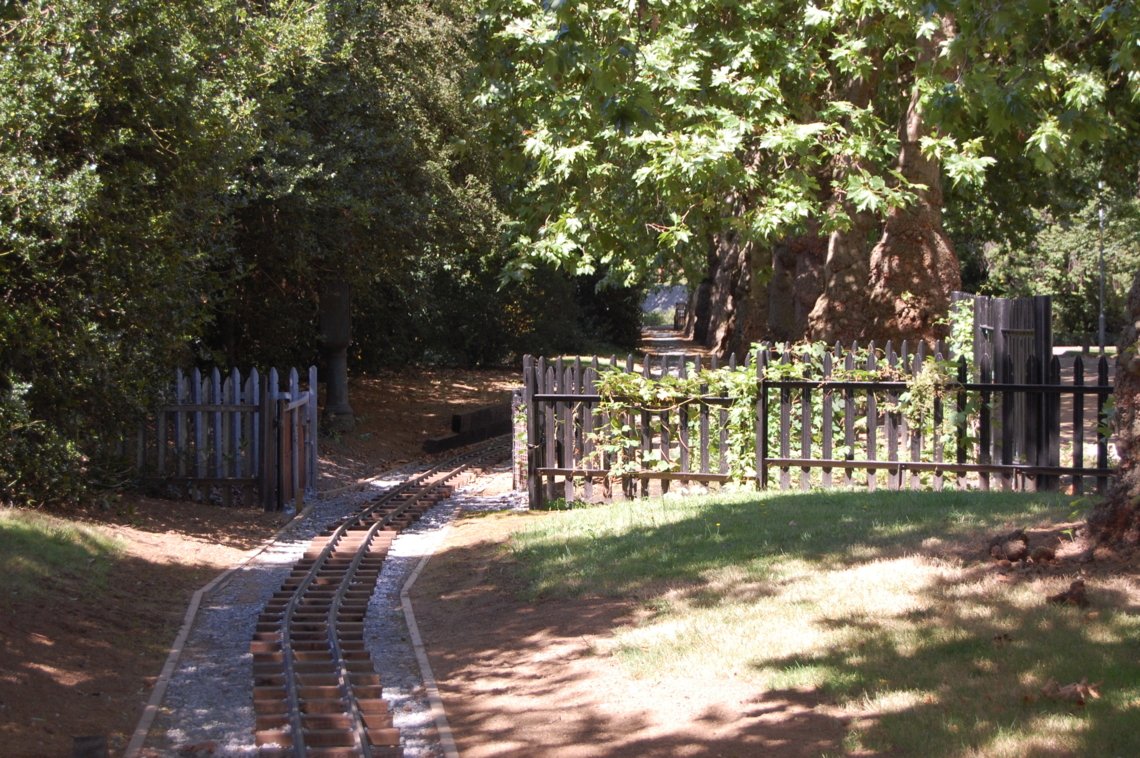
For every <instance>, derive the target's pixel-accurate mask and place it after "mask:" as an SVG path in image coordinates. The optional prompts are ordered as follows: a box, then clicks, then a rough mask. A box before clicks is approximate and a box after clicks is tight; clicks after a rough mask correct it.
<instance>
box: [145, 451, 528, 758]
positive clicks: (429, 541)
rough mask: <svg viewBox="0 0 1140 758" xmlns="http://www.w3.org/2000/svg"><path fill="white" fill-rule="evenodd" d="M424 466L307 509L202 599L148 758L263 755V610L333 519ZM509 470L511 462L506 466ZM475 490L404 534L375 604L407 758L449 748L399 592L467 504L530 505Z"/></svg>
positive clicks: (371, 609)
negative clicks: (259, 716) (259, 737)
mask: <svg viewBox="0 0 1140 758" xmlns="http://www.w3.org/2000/svg"><path fill="white" fill-rule="evenodd" d="M418 470H419V469H416V468H415V467H407V468H404V469H400V470H398V471H394V472H391V473H390V474H388V475H386V476H385V477H384V478H381V479H376V480H373V481H372V482H371V483H370V485H369V487H368V488H366V489H364V490H360V491H356V492H351V493H347V494H342V495H338V496H335V497H331V498H325V499H321V500H318V501H316V503H315V504H314V506H313V508H312V510H311V512H310V513H308V515H306V516H305V517H304V518H302V519H297V520H296V521H294V522H293V523H292V524H290V526H289V527H288V528H286V530H285V531H283V532H282V534H281V535H280V536H279V537H278V539H277V540H276V541H275V542H273V543H272V544H271V545H269V546H268V547H267V548H266V549H265V550H264V551H263V552H261V553H260V554H259V555H258V556H257V557H256V558H255V559H254V560H252V561H251V562H250V563H248V564H246V565H245V566H243V567H242V568H240V569H238V570H236V571H234V572H233V573H232V574H230V575H229V576H228V577H227V578H226V579H225V580H224V581H222V582H221V583H220V584H219V585H218V586H216V587H214V588H213V590H212V591H211V592H210V593H209V594H208V595H206V596H205V597H204V598H203V600H202V604H201V606H200V607H199V609H198V613H197V615H196V616H195V619H194V623H193V626H192V628H191V630H190V634H189V636H188V638H187V640H186V643H185V646H184V647H183V650H182V654H181V656H180V657H179V660H178V665H177V667H176V668H175V670H174V673H173V674H172V676H171V678H170V682H169V685H168V687H167V689H166V693H165V695H164V697H163V700H162V703H161V705H160V706H159V708H158V711H157V714H156V716H155V718H154V721H153V723H152V724H151V726H150V729H149V731H148V732H147V736H146V740H145V742H144V743H143V748H142V749H141V750H140V751H139V753H138V754H139V755H140V756H168V755H172V754H173V755H202V756H205V755H210V756H254V755H257V747H256V745H255V744H254V741H253V730H254V714H253V693H252V686H253V657H252V655H251V654H250V652H249V642H250V640H251V639H252V638H253V633H254V627H255V625H256V623H257V616H258V614H259V613H260V612H261V609H262V608H263V607H264V605H265V603H266V602H267V601H268V600H269V598H270V596H271V595H272V594H273V593H274V592H275V591H276V590H277V589H278V588H279V587H280V586H281V584H282V582H283V581H284V580H285V577H286V576H287V575H288V573H289V571H290V569H291V568H292V566H293V564H294V563H296V562H297V560H299V559H300V558H301V556H302V554H303V552H304V550H305V546H306V545H308V543H309V541H310V540H311V539H312V538H313V537H315V536H316V535H317V534H319V533H320V532H321V530H322V529H323V528H324V527H325V526H326V525H328V524H330V523H333V522H335V521H337V520H339V519H340V518H342V517H344V516H346V515H348V514H349V513H351V512H352V511H354V510H356V509H358V508H359V507H361V506H362V505H363V504H364V503H365V502H367V501H368V500H371V499H372V498H374V497H376V496H377V495H379V494H380V493H382V492H384V491H385V490H387V489H389V488H391V487H393V486H395V485H397V484H399V483H400V482H402V481H403V480H404V479H405V478H406V477H407V476H409V475H410V474H412V473H415V472H417V471H418ZM502 470H509V469H508V466H507V464H504V465H503V468H502V469H499V471H502ZM476 489H477V488H476V487H475V486H470V487H467V488H464V489H461V490H460V491H459V492H458V493H457V494H456V495H455V496H453V497H452V498H450V499H448V500H445V501H443V502H441V503H439V504H438V505H436V506H435V507H434V508H432V509H431V510H430V511H428V512H427V513H426V514H425V515H424V516H423V517H422V518H421V519H420V520H419V521H417V522H416V523H415V524H414V525H412V526H411V527H410V528H408V529H405V530H404V531H402V532H401V533H400V535H399V536H398V537H397V538H396V540H395V541H394V542H393V543H392V547H391V548H390V550H389V553H388V557H387V559H386V560H385V562H384V569H383V571H382V572H381V575H380V578H379V580H378V581H377V585H376V590H375V592H374V593H373V595H372V599H371V601H370V603H369V606H368V615H367V617H366V619H365V640H366V642H367V643H368V647H369V651H370V653H371V655H372V660H373V663H374V665H375V667H376V669H377V673H379V674H380V679H381V682H382V683H383V687H384V698H385V699H386V700H387V701H388V705H389V708H390V709H391V711H392V715H393V720H394V725H395V726H396V727H397V728H399V729H400V736H401V743H402V744H403V746H404V755H405V756H406V758H438V756H442V755H443V754H444V753H443V750H442V749H441V747H440V745H439V738H438V735H437V733H436V728H435V725H434V722H433V718H432V714H431V712H430V708H429V704H428V700H427V695H426V691H425V687H424V681H423V677H422V675H421V673H420V667H419V664H418V662H417V660H416V657H415V653H414V650H413V648H412V644H411V641H410V638H409V634H408V627H407V623H406V621H405V618H404V613H403V610H402V608H401V604H400V591H401V589H402V588H403V586H404V584H405V583H406V582H407V579H408V577H409V575H410V574H411V573H412V571H414V570H415V568H416V566H417V564H418V563H419V562H420V560H421V558H422V557H423V556H424V555H430V554H431V553H432V552H434V551H435V549H436V548H437V547H438V545H439V544H440V542H441V541H442V539H443V537H444V532H445V528H446V526H447V525H448V524H449V523H450V522H451V521H452V519H454V518H455V517H456V516H457V515H458V514H459V513H460V512H464V511H489V510H508V509H517V510H525V509H526V494H525V493H519V492H511V493H507V494H503V495H494V496H490V497H480V496H477V495H474V494H471V493H472V492H473V491H475V490H476Z"/></svg>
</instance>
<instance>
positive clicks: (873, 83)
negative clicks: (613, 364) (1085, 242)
mask: <svg viewBox="0 0 1140 758" xmlns="http://www.w3.org/2000/svg"><path fill="white" fill-rule="evenodd" d="M483 28H484V32H485V39H486V44H487V46H488V52H487V54H486V56H485V57H484V65H485V70H486V74H487V78H488V86H487V88H486V90H485V92H484V96H483V100H482V102H483V103H484V105H486V106H487V107H489V108H490V109H491V112H493V113H495V114H497V115H498V118H497V120H496V121H495V122H494V123H495V129H496V132H495V138H496V139H497V140H498V141H499V144H501V145H503V148H504V151H505V152H506V154H508V155H509V156H511V160H510V161H509V163H508V164H507V166H506V168H507V171H508V174H509V179H508V181H510V182H511V186H512V189H513V191H514V194H513V196H512V205H511V208H512V209H516V210H517V213H518V214H519V224H520V227H519V230H518V235H517V237H516V241H517V251H518V255H519V263H518V268H519V269H522V270H525V269H526V268H527V267H528V266H529V265H531V264H532V262H533V261H536V260H541V261H547V262H552V263H555V264H557V265H561V266H565V267H567V268H569V269H570V270H575V271H577V270H587V271H588V270H593V269H595V268H602V269H604V270H605V271H608V272H610V275H611V276H613V277H615V278H620V279H624V280H627V281H628V280H633V279H638V278H645V277H653V276H654V275H656V274H657V273H658V272H661V271H666V272H672V273H680V272H684V274H685V275H686V276H687V278H688V280H689V281H690V282H695V281H699V280H700V278H701V276H702V274H703V272H704V271H705V269H706V263H707V259H708V257H709V255H710V247H712V246H715V245H716V244H717V243H718V242H719V241H720V240H721V239H723V238H724V237H725V236H726V235H734V236H735V237H736V238H737V239H738V240H739V243H740V244H750V243H751V244H754V245H756V246H758V247H761V248H764V247H770V246H772V245H774V244H777V243H779V242H781V241H782V240H786V239H789V238H792V237H795V236H797V235H804V234H809V235H823V236H827V237H830V240H831V241H830V247H829V257H828V266H829V271H828V275H827V276H828V282H827V289H826V290H825V295H824V296H825V298H826V297H828V294H829V293H828V291H827V290H832V291H831V293H830V294H831V295H832V297H831V298H830V300H831V301H832V303H833V304H834V301H835V300H836V298H835V297H834V295H839V294H843V295H846V296H849V297H853V298H858V297H859V293H860V291H863V290H867V291H871V290H874V289H875V288H876V287H877V286H882V287H884V288H885V292H884V297H885V298H887V299H894V300H895V301H897V302H901V301H903V300H905V296H906V295H907V294H908V293H907V292H906V291H905V289H901V288H900V287H899V282H892V281H891V279H892V277H894V278H895V279H899V280H905V279H906V277H904V276H899V275H898V274H899V265H901V264H900V262H903V261H905V260H907V259H908V258H913V259H915V260H917V261H918V262H919V263H920V264H921V265H918V266H914V267H912V270H911V271H909V272H906V273H907V274H908V275H909V276H911V277H914V276H918V277H921V276H922V273H921V270H922V269H923V268H925V269H937V268H940V267H944V268H946V269H952V268H955V267H956V263H957V261H956V259H955V258H954V256H953V251H952V250H949V249H947V250H945V251H943V252H942V253H938V252H937V251H935V252H934V253H929V252H928V253H922V252H921V250H920V248H923V247H925V248H926V249H927V250H928V251H930V250H932V249H934V248H936V247H937V246H938V245H939V244H942V243H940V242H938V241H937V240H936V239H931V240H928V241H927V242H924V243H923V245H919V246H915V245H913V244H908V243H906V242H905V240H903V241H901V242H900V241H899V239H898V238H899V237H900V236H906V235H905V234H899V233H898V232H901V231H902V229H896V230H895V233H894V234H893V235H892V230H891V223H892V222H891V219H892V218H895V219H899V218H901V217H902V216H901V211H903V210H910V211H913V209H915V208H918V207H922V206H924V205H925V206H928V207H930V208H932V209H933V210H935V211H937V213H936V215H934V216H932V217H929V218H927V219H924V220H923V226H925V227H929V228H930V230H931V232H932V233H933V235H934V237H938V236H940V234H941V232H940V229H939V227H940V225H941V217H940V214H941V211H942V207H943V203H944V198H943V193H942V189H941V186H940V185H941V183H942V180H943V179H945V180H946V184H947V185H948V187H947V190H948V192H949V193H950V195H949V196H950V197H951V198H953V199H956V198H958V197H965V198H970V199H971V200H977V199H978V198H979V197H985V198H986V199H985V200H984V201H983V202H981V203H980V208H979V209H978V211H977V212H973V211H968V210H964V209H961V210H959V211H958V212H957V218H955V219H954V220H955V221H956V222H957V223H958V225H959V228H962V227H966V226H969V225H970V220H969V219H972V218H973V217H979V218H980V217H982V213H983V212H987V213H988V216H989V222H990V223H989V227H990V228H991V229H992V230H994V231H995V232H997V233H1004V234H1014V233H1022V234H1025V233H1027V231H1026V230H1027V229H1028V227H1029V226H1030V225H1031V224H1032V216H1031V214H1030V213H1029V211H1028V209H1030V208H1032V207H1039V206H1041V205H1043V204H1045V203H1047V202H1049V201H1050V200H1053V199H1055V198H1053V197H1051V196H1050V192H1053V193H1056V192H1058V191H1059V188H1058V187H1057V186H1056V185H1053V186H1052V187H1050V185H1051V184H1052V183H1053V182H1058V183H1059V184H1061V185H1065V186H1067V187H1073V188H1075V189H1077V190H1079V189H1081V186H1080V183H1079V182H1074V181H1073V180H1072V179H1071V178H1070V177H1069V175H1068V171H1069V169H1071V168H1073V167H1083V166H1084V165H1085V164H1087V163H1088V162H1090V161H1092V162H1097V163H1103V165H1104V167H1105V168H1104V171H1103V172H1102V173H1103V174H1104V175H1106V176H1112V177H1114V178H1115V179H1116V180H1122V178H1123V177H1134V168H1133V170H1132V171H1129V172H1118V171H1116V169H1118V168H1120V167H1121V165H1122V164H1123V163H1126V162H1127V161H1129V160H1131V159H1130V158H1129V157H1128V156H1134V155H1135V150H1134V148H1135V145H1136V135H1137V122H1136V116H1137V102H1138V98H1140V74H1138V70H1137V57H1136V56H1137V51H1136V44H1135V41H1136V39H1137V35H1138V33H1140V16H1138V14H1137V12H1136V10H1135V8H1134V7H1133V6H1132V5H1131V4H1126V3H1112V4H1108V5H1104V4H1102V3H1100V2H1092V1H1091V0H1077V1H1075V2H1049V0H1039V1H1038V2H1031V3H1016V4H1009V3H995V2H987V1H974V0H960V1H957V2H949V1H946V2H934V3H926V2H924V3H917V2H906V1H905V0H834V1H833V2H791V1H785V2H771V3H747V4H738V3H723V2H716V1H715V0H689V1H687V2H669V3H653V2H613V1H612V0H589V1H586V2H573V1H572V0H566V1H565V2H562V1H559V0H552V1H551V2H545V3H542V4H541V5H540V4H537V3H527V2H519V1H518V0H493V1H492V2H490V3H488V7H487V11H486V12H485V14H484V27H483ZM1124 148H1133V149H1132V150H1128V149H1124ZM1123 180H1127V179H1123ZM984 183H985V184H987V190H986V193H987V194H986V195H984V196H982V195H979V194H978V193H977V191H976V188H977V187H980V186H981V185H983V184H984ZM989 185H993V186H994V187H995V189H994V190H990V189H989V188H988V187H989ZM1087 186H1088V185H1087V184H1085V185H1084V188H1085V189H1087ZM876 239H878V241H879V245H880V249H879V250H878V251H877V252H876V251H873V250H872V249H871V248H872V247H874V244H873V243H874V242H875V240H876ZM848 248H850V252H849V253H845V250H846V249H848ZM872 253H875V254H876V255H878V260H873V255H872ZM844 255H847V257H849V258H851V260H843V256H844ZM924 255H925V256H926V258H923V256H924ZM930 255H933V256H934V258H930ZM935 259H938V260H940V261H943V262H942V263H937V264H932V263H931V261H933V260H935ZM848 269H851V270H854V271H855V273H854V274H853V275H851V276H850V277H849V280H848V281H846V282H844V281H843V276H842V275H843V272H845V271H847V270H848ZM949 281H950V280H948V279H947V280H945V281H938V282H933V284H937V285H939V286H941V285H944V284H946V283H947V282H949ZM903 283H904V284H910V283H912V282H907V281H903ZM913 283H914V284H916V285H924V284H928V282H924V281H923V280H922V279H921V278H919V279H915V281H914V282H913ZM909 294H911V295H915V294H918V293H916V292H912V293H909ZM887 305H888V310H889V309H890V308H895V309H896V310H897V307H896V306H893V305H890V304H889V303H888V304H887ZM896 305H897V303H896ZM898 307H905V305H904V306H898ZM929 307H932V305H931V306H929ZM815 315H816V314H813V316H815ZM930 315H931V314H925V315H924V316H923V319H924V321H923V323H929V321H930ZM826 321H827V316H826V314H821V315H820V316H819V320H818V322H817V323H818V324H820V325H822V324H824V323H825V322H826ZM824 331H827V330H826V329H825V330H824Z"/></svg>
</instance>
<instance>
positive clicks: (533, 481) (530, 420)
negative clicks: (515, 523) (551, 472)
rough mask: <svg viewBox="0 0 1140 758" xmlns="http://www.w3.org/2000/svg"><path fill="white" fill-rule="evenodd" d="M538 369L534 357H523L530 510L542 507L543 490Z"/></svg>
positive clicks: (527, 480) (527, 483)
mask: <svg viewBox="0 0 1140 758" xmlns="http://www.w3.org/2000/svg"><path fill="white" fill-rule="evenodd" d="M537 372H538V370H537V368H536V367H535V362H534V356H532V355H524V356H523V403H524V405H525V407H526V442H527V445H526V447H527V451H526V491H527V503H528V504H529V507H530V508H539V507H541V506H542V488H541V487H540V486H539V474H538V469H539V468H541V466H542V464H543V460H542V452H543V449H542V445H541V444H540V443H539V431H538V430H539V418H538V416H539V409H538V405H537V403H536V402H535V400H534V395H535V392H536V391H537V390H536V385H537V379H536V376H537Z"/></svg>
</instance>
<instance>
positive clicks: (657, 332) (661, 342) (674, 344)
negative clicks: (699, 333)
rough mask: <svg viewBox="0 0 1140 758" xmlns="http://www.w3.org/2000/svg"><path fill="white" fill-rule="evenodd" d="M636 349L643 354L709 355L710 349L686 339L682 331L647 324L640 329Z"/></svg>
mask: <svg viewBox="0 0 1140 758" xmlns="http://www.w3.org/2000/svg"><path fill="white" fill-rule="evenodd" d="M638 350H639V351H640V352H641V353H643V354H644V355H677V354H679V353H685V354H687V355H711V354H712V351H711V350H709V349H708V348H706V347H702V346H701V345H698V344H697V343H696V342H694V341H693V340H691V339H686V337H685V333H684V332H679V331H677V330H675V329H670V328H669V327H665V326H648V327H645V328H643V329H642V330H641V343H640V344H639V345H638Z"/></svg>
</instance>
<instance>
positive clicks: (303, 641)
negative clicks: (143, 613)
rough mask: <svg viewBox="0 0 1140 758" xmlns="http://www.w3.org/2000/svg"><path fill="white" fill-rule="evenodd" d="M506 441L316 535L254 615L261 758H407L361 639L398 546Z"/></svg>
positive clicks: (504, 453) (436, 469) (503, 450)
mask: <svg viewBox="0 0 1140 758" xmlns="http://www.w3.org/2000/svg"><path fill="white" fill-rule="evenodd" d="M509 454H510V446H509V442H508V441H507V440H506V439H504V438H499V439H496V440H492V441H491V442H489V443H485V444H483V445H479V446H475V447H472V448H470V449H469V450H468V451H467V452H465V453H462V454H460V455H458V456H454V457H451V458H448V459H447V460H445V461H442V462H440V463H437V464H435V465H433V466H432V467H431V468H429V469H428V470H426V471H424V472H422V473H419V474H416V475H414V476H412V477H410V478H409V479H408V480H406V481H405V482H404V483H402V484H400V485H398V486H396V487H393V488H390V489H388V490H387V491H385V492H384V493H383V494H381V495H380V496H378V497H377V498H375V499H373V500H371V501H369V502H368V503H367V504H366V505H365V506H364V507H363V508H362V509H361V510H359V511H357V512H355V513H353V514H352V515H350V516H348V517H346V518H344V519H342V520H341V521H340V522H339V523H338V524H335V525H333V526H331V527H329V528H328V529H326V530H325V531H324V533H322V534H321V535H319V536H318V537H315V538H314V539H313V540H312V542H310V543H309V545H308V547H307V548H306V550H305V553H304V555H303V557H302V558H301V559H300V560H299V561H298V562H297V563H296V564H294V566H293V569H292V571H291V572H290V574H289V576H288V578H287V579H286V580H285V582H284V583H283V584H282V586H281V589H280V590H278V591H277V592H276V593H274V595H273V597H272V598H271V599H270V600H269V602H268V603H267V604H266V606H265V608H264V610H263V611H262V613H261V615H260V616H259V617H258V622H257V627H256V631H255V633H254V637H253V641H252V642H251V643H250V651H251V652H252V654H253V678H254V687H253V705H254V712H255V716H256V724H255V727H254V730H255V738H256V742H257V744H258V746H259V750H260V754H261V755H263V756H296V757H297V758H305V757H306V756H311V758H349V757H350V756H351V757H353V758H356V757H359V756H366V757H369V758H381V757H383V758H388V756H401V755H403V751H402V750H401V748H400V733H399V730H398V729H396V728H394V727H393V725H392V717H391V714H390V713H389V712H388V706H387V704H386V702H385V701H384V700H383V698H382V697H381V692H382V684H381V682H380V677H379V676H378V675H377V674H376V673H375V670H374V669H373V666H372V660H371V658H370V656H369V654H368V649H367V647H366V645H365V641H364V616H365V613H366V611H367V609H368V601H369V599H370V598H371V597H372V592H373V589H374V588H375V586H376V581H377V579H378V578H379V576H380V571H381V569H382V568H383V564H384V559H385V557H386V556H387V553H388V548H389V547H390V546H391V544H392V540H393V539H394V538H395V536H396V535H397V534H398V533H399V532H400V530H401V529H404V528H405V527H407V526H409V525H410V524H412V523H413V522H415V521H416V520H417V519H419V518H420V516H422V515H423V514H424V513H425V512H427V510H428V509H429V508H431V507H432V506H433V505H435V504H436V503H438V502H440V501H441V500H444V499H446V498H448V497H450V496H451V494H452V491H453V490H454V487H455V486H456V484H458V482H459V480H460V479H461V478H462V477H464V476H466V475H468V474H470V473H472V472H474V471H475V470H477V469H479V468H483V467H486V466H488V465H491V464H493V463H496V462H499V461H501V460H504V459H506V458H507V457H508V456H509Z"/></svg>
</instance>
